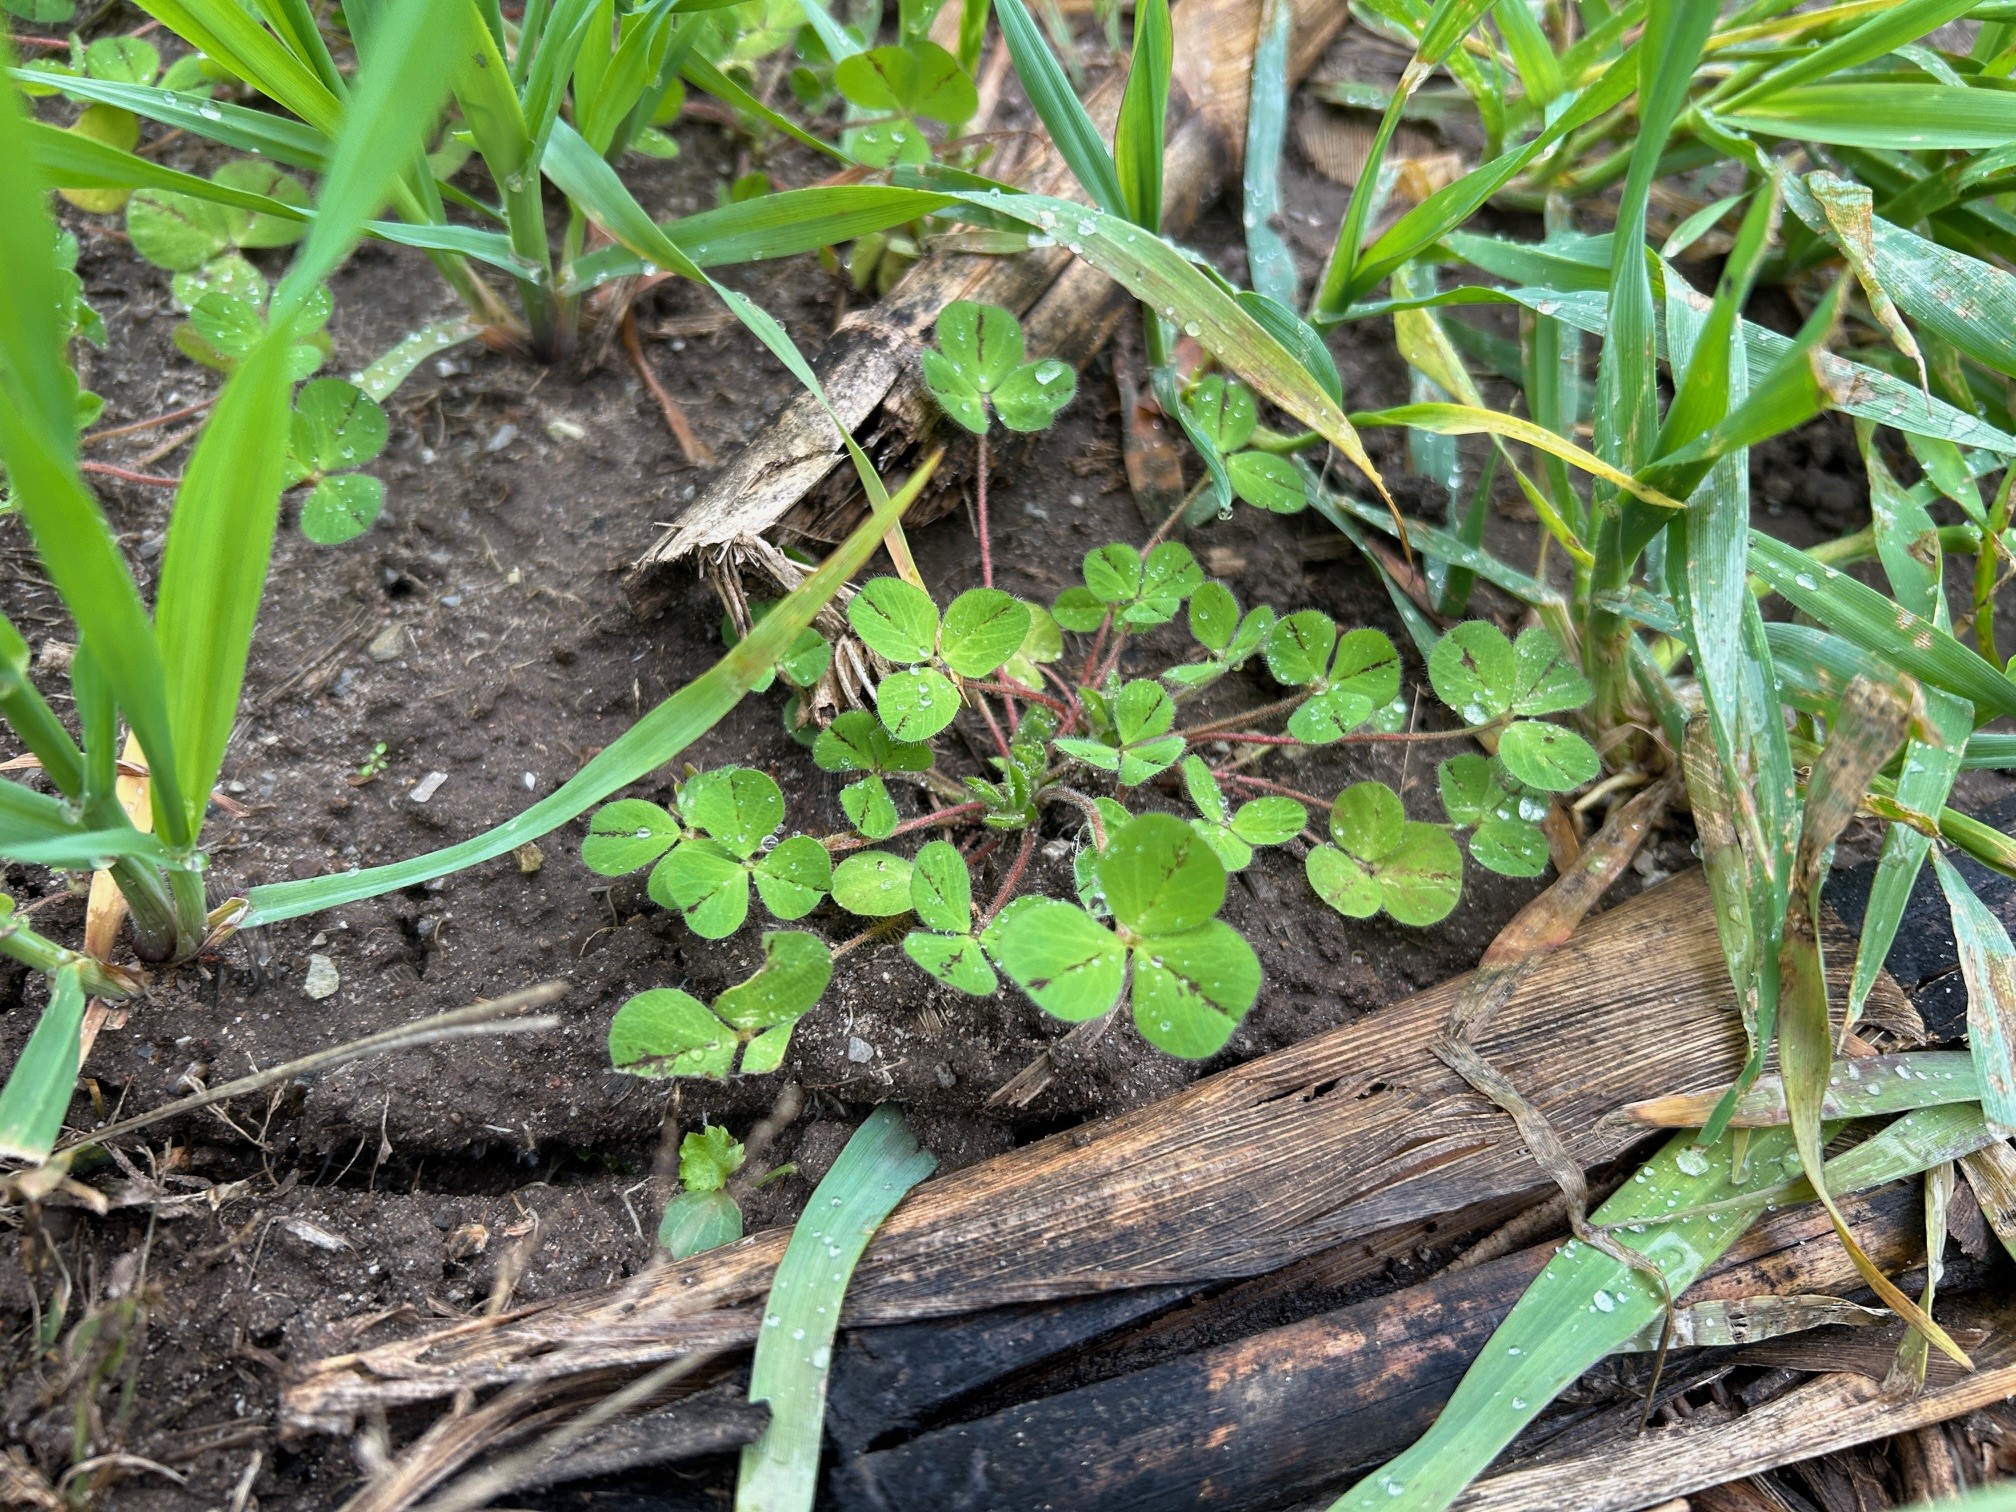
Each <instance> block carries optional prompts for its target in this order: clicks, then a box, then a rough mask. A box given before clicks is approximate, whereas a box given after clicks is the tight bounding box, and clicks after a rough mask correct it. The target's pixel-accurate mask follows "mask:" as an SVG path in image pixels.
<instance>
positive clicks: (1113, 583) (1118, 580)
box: [1085, 541, 1141, 605]
mask: <svg viewBox="0 0 2016 1512" xmlns="http://www.w3.org/2000/svg"><path fill="white" fill-rule="evenodd" d="M1085 586H1086V587H1087V588H1088V589H1090V590H1091V592H1092V594H1093V596H1094V597H1095V598H1097V599H1098V600H1099V602H1100V603H1102V604H1108V605H1113V604H1126V603H1130V602H1132V601H1133V600H1134V599H1135V598H1136V597H1137V596H1138V595H1139V594H1140V592H1141V553H1140V552H1138V551H1136V550H1135V549H1134V548H1133V547H1132V546H1129V545H1127V544H1125V543H1124V542H1121V541H1115V542H1113V543H1111V544H1110V545H1106V546H1100V547H1097V548H1096V549H1094V550H1092V551H1088V552H1086V553H1085Z"/></svg>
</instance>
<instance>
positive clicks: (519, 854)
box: [511, 773, 546, 877]
mask: <svg viewBox="0 0 2016 1512" xmlns="http://www.w3.org/2000/svg"><path fill="white" fill-rule="evenodd" d="M526 775H528V776H529V775H531V774H530V773H527V774H526ZM511 859H512V860H514V861H516V862H517V863H518V870H519V871H520V872H522V873H523V874H524V875H525V876H528V877H529V876H531V875H532V873H534V872H536V871H537V870H539V868H540V867H542V866H544V865H545V864H546V852H544V851H542V850H541V849H539V847H538V846H536V845H534V844H533V843H532V842H531V841H530V840H527V841H526V842H525V843H524V844H523V845H521V846H519V847H518V848H517V849H516V850H514V851H512V852H511Z"/></svg>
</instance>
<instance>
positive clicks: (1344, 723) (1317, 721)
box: [1288, 688, 1372, 745]
mask: <svg viewBox="0 0 2016 1512" xmlns="http://www.w3.org/2000/svg"><path fill="white" fill-rule="evenodd" d="M1371 717H1372V700H1371V699H1369V698H1367V697H1366V696H1365V695H1364V694H1363V693H1353V692H1352V691H1351V690H1350V689H1349V688H1326V689H1324V690H1323V691H1322V692H1321V693H1318V694H1317V695H1316V696H1315V697H1313V698H1311V699H1310V700H1309V701H1308V702H1307V703H1305V704H1303V705H1302V707H1300V708H1299V709H1297V710H1296V711H1295V712H1294V713H1293V714H1291V715H1289V716H1288V733H1289V734H1290V735H1293V736H1294V737H1295V738H1296V739H1297V740H1305V741H1307V742H1308V743H1309V744H1310V745H1329V744H1330V743H1331V742H1333V741H1338V740H1342V739H1343V738H1344V737H1345V736H1346V735H1349V734H1350V733H1351V732H1352V731H1353V730H1355V729H1357V728H1358V726H1360V725H1362V724H1363V723H1365V721H1366V720H1368V719H1370V718H1371Z"/></svg>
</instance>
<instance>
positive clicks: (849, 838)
mask: <svg viewBox="0 0 2016 1512" xmlns="http://www.w3.org/2000/svg"><path fill="white" fill-rule="evenodd" d="M986 807H987V805H986V804H984V803H981V802H979V801H978V800H977V799H976V800H975V801H974V802H972V803H957V804H954V805H953V806H952V807H951V808H942V809H934V810H932V812H930V813H928V814H919V815H918V816H917V817H916V818H915V819H905V820H904V821H903V822H902V823H901V824H899V825H897V826H896V828H894V829H893V830H891V831H890V832H889V833H888V834H887V835H884V836H883V837H882V838H883V839H884V840H893V839H895V838H896V837H897V836H898V835H907V834H911V833H912V832H914V831H916V830H922V829H939V828H942V827H944V826H945V825H948V824H958V823H960V822H961V821H962V820H965V819H968V818H970V817H972V816H973V815H974V814H977V813H979V812H980V811H981V810H983V809H985V808H986ZM819 843H820V844H821V845H823V846H825V847H826V849H828V850H829V851H849V850H859V849H860V848H861V847H862V846H864V845H877V844H880V843H881V842H880V841H876V840H871V839H869V838H868V837H867V836H865V835H855V834H844V835H828V836H827V837H826V838H825V839H823V840H821V841H820V842H819Z"/></svg>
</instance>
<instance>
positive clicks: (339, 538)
mask: <svg viewBox="0 0 2016 1512" xmlns="http://www.w3.org/2000/svg"><path fill="white" fill-rule="evenodd" d="M384 507H385V485H384V484H383V483H381V482H379V481H378V480H377V479H376V478H373V477H370V476H368V475H367V474H364V473H338V474H336V475H335V476H334V477H329V478H323V479H321V480H320V481H319V482H317V483H316V485H315V486H314V488H312V489H311V490H309V493H308V497H307V498H305V499H303V500H302V501H301V534H303V535H304V536H306V537H308V539H309V540H311V541H313V542H314V543H315V544H316V545H318V546H340V545H342V544H343V543H344V542H345V541H351V540H355V539H356V538H357V537H358V536H360V535H362V534H364V532H365V531H367V530H369V529H370V528H371V527H372V525H374V524H375V523H376V522H377V519H378V514H379V511H381V510H382V509H384Z"/></svg>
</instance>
